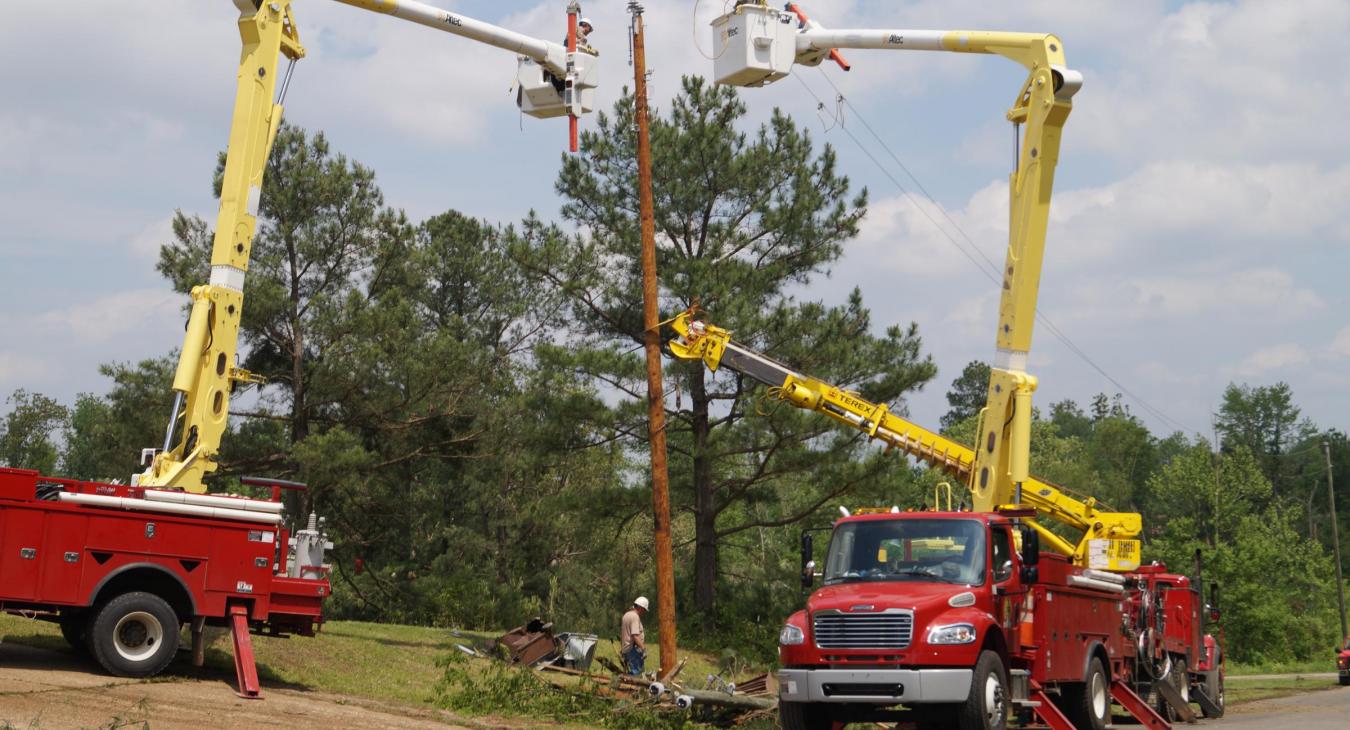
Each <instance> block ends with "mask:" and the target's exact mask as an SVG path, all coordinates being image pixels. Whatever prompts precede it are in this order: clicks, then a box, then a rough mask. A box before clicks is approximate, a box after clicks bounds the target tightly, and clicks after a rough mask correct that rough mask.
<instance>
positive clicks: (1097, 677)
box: [1091, 672, 1108, 718]
mask: <svg viewBox="0 0 1350 730" xmlns="http://www.w3.org/2000/svg"><path fill="white" fill-rule="evenodd" d="M1091 696H1092V715H1093V717H1103V718H1104V717H1106V708H1107V704H1108V703H1107V701H1106V681H1105V680H1104V679H1102V675H1101V673H1100V672H1097V673H1094V674H1093V675H1092V695H1091Z"/></svg>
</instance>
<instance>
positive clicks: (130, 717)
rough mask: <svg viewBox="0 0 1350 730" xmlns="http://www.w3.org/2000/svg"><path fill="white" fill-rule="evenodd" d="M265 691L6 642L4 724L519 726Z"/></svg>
mask: <svg viewBox="0 0 1350 730" xmlns="http://www.w3.org/2000/svg"><path fill="white" fill-rule="evenodd" d="M264 693H265V695H266V699H263V700H244V699H241V698H239V697H237V696H236V695H235V693H234V688H233V686H232V685H231V684H230V682H229V681H227V678H222V677H215V676H212V677H185V676H169V677H159V678H155V679H151V680H146V681H138V680H128V679H118V678H114V677H109V676H107V675H105V674H102V673H99V672H98V671H97V670H96V668H95V667H93V666H92V665H91V664H90V663H88V662H85V661H83V660H81V659H80V658H78V657H75V656H72V655H70V654H65V653H61V652H55V651H50V650H47V649H37V648H33V647H28V646H22V645H19V644H15V643H11V642H5V643H3V644H0V727H6V723H8V725H12V726H14V727H16V728H74V727H88V728H105V727H127V726H131V727H140V726H141V723H143V722H144V723H149V725H150V727H153V728H156V730H158V729H159V728H193V729H198V728H224V727H228V728H255V727H256V728H274V727H280V726H290V727H297V728H298V727H320V728H322V727H327V728H344V727H388V728H446V727H450V728H475V729H479V728H519V727H521V726H520V725H517V724H514V723H495V722H490V721H489V722H483V721H477V720H475V721H466V720H464V719H463V718H456V717H453V716H451V715H449V714H448V713H442V712H437V711H435V710H431V709H425V708H417V707H409V706H404V705H398V704H393V703H382V702H378V701H374V700H365V699H355V698H352V697H349V696H344V695H336V694H329V693H324V692H316V691H310V690H300V689H291V688H285V687H276V686H266V685H265V686H264Z"/></svg>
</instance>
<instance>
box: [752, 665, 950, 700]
mask: <svg viewBox="0 0 1350 730" xmlns="http://www.w3.org/2000/svg"><path fill="white" fill-rule="evenodd" d="M971 674H972V670H969V669H780V670H778V698H779V699H780V700H782V701H783V702H860V703H864V704H886V705H893V704H898V703H902V702H903V703H905V704H920V703H931V702H964V701H965V700H966V697H968V696H970V678H971Z"/></svg>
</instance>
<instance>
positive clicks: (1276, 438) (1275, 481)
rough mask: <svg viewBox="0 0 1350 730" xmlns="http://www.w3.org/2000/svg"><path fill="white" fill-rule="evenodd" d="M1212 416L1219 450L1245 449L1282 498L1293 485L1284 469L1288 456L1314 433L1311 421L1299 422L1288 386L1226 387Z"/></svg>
mask: <svg viewBox="0 0 1350 730" xmlns="http://www.w3.org/2000/svg"><path fill="white" fill-rule="evenodd" d="M1214 415H1215V423H1214V426H1215V428H1216V429H1217V430H1218V432H1219V442H1220V444H1221V445H1222V447H1223V449H1224V450H1225V451H1233V450H1235V449H1237V448H1239V447H1241V448H1246V449H1247V450H1248V451H1250V452H1251V453H1252V454H1253V455H1254V456H1255V457H1256V459H1257V461H1258V462H1259V463H1260V464H1261V471H1262V473H1264V474H1265V475H1266V479H1268V480H1270V483H1271V485H1272V486H1273V487H1274V489H1275V494H1285V493H1286V492H1287V491H1288V488H1289V487H1290V486H1291V485H1292V483H1293V479H1292V477H1291V475H1290V474H1289V473H1288V472H1287V471H1286V468H1285V467H1286V462H1287V461H1288V455H1289V452H1290V451H1291V450H1292V449H1293V448H1294V447H1295V446H1297V445H1298V444H1300V443H1301V442H1304V441H1307V440H1308V439H1309V438H1311V436H1312V435H1313V434H1314V433H1315V432H1316V427H1314V426H1313V425H1312V422H1311V421H1309V420H1307V419H1304V418H1300V415H1301V412H1300V411H1299V408H1298V407H1297V406H1295V405H1294V394H1293V391H1292V390H1291V389H1290V387H1289V384H1288V383H1276V384H1274V385H1269V386H1265V385H1263V386H1257V387H1251V386H1247V385H1237V384H1234V383H1230V384H1229V385H1228V387H1227V388H1226V389H1225V390H1224V392H1223V404H1222V405H1221V406H1219V412H1218V413H1216V414H1214Z"/></svg>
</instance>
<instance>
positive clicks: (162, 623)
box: [89, 591, 180, 677]
mask: <svg viewBox="0 0 1350 730" xmlns="http://www.w3.org/2000/svg"><path fill="white" fill-rule="evenodd" d="M179 628H180V622H179V621H178V615H177V614H175V613H174V611H173V608H171V607H170V606H169V604H168V603H167V602H165V601H164V599H163V598H160V597H159V596H157V595H155V594H153V593H145V592H141V591H136V592H133V593H123V594H122V595H120V596H117V597H116V598H114V599H112V600H111V601H108V602H107V603H105V604H104V605H103V607H102V608H100V609H98V613H97V614H95V615H94V619H93V621H92V622H90V624H89V648H90V649H91V650H92V651H93V653H94V658H95V659H96V660H98V663H99V664H101V665H102V666H103V668H104V669H106V670H108V672H109V673H110V674H113V675H115V676H118V677H151V676H154V675H156V674H159V673H160V672H162V671H164V668H165V667H167V666H169V662H170V661H172V660H173V657H174V654H175V653H176V652H177V651H178V631H179Z"/></svg>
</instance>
